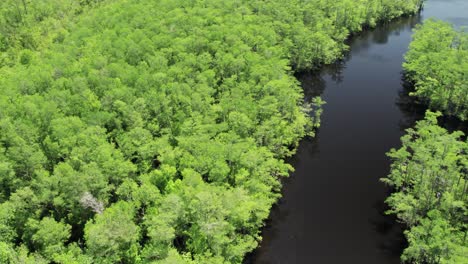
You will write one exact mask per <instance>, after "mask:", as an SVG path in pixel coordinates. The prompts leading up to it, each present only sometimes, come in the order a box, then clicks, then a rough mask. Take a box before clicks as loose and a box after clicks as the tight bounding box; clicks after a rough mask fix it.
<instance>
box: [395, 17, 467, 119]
mask: <svg viewBox="0 0 468 264" xmlns="http://www.w3.org/2000/svg"><path fill="white" fill-rule="evenodd" d="M405 59H406V62H405V63H404V64H403V67H404V69H405V70H406V75H407V77H408V79H409V80H411V81H412V82H414V83H415V91H414V92H413V93H412V95H414V96H416V97H417V98H419V99H420V100H421V101H422V102H424V103H426V104H428V105H429V106H430V107H431V108H432V109H435V110H439V111H442V112H443V113H444V114H446V115H453V116H457V117H458V118H460V119H461V120H468V75H467V74H466V73H467V72H468V32H466V31H465V30H463V29H458V30H457V29H455V28H454V26H453V25H451V24H449V23H447V22H443V21H437V20H428V21H426V22H425V23H424V24H422V25H418V27H417V28H416V31H415V33H414V35H413V41H412V42H411V45H410V48H409V51H408V53H407V54H406V56H405Z"/></svg>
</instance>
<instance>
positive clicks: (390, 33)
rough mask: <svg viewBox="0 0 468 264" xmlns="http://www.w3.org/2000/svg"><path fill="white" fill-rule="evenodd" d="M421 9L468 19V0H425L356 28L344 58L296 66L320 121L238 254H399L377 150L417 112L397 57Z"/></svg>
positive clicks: (336, 259)
mask: <svg viewBox="0 0 468 264" xmlns="http://www.w3.org/2000/svg"><path fill="white" fill-rule="evenodd" d="M429 17H436V18H439V19H443V20H445V21H449V22H452V23H454V24H455V25H456V26H458V27H459V26H464V25H466V26H468V0H429V1H427V2H426V4H425V7H424V9H423V10H422V12H421V14H419V15H415V16H412V17H407V18H402V19H399V20H395V21H393V22H391V23H388V24H384V25H380V26H378V27H377V28H376V29H373V30H368V31H365V32H363V33H361V34H359V35H356V36H354V37H353V38H352V40H351V41H350V43H349V44H350V51H349V53H348V54H347V56H346V58H345V60H344V61H343V62H340V63H336V64H334V65H330V66H327V67H324V68H323V70H322V71H320V72H319V73H305V74H301V75H299V76H298V78H299V80H300V81H301V83H302V86H303V88H304V92H305V95H306V98H310V97H312V96H315V95H321V96H322V98H323V99H324V100H325V101H326V102H327V104H326V105H325V106H324V111H323V115H322V125H321V127H320V129H319V130H318V132H317V135H316V137H315V138H314V139H304V140H303V141H302V142H301V144H300V146H299V148H298V151H297V154H296V155H295V156H294V157H293V158H292V159H291V161H290V162H291V164H292V165H293V166H294V168H295V172H294V173H292V175H291V176H290V177H289V178H288V179H286V180H285V181H284V185H283V191H282V192H283V198H282V199H281V200H280V201H279V202H278V204H277V205H275V207H274V208H273V210H272V212H271V215H270V219H269V220H268V222H267V224H266V227H265V228H264V230H263V233H262V236H263V241H262V243H261V245H260V247H259V248H258V249H257V250H256V251H255V252H254V253H253V254H252V255H251V256H249V257H248V258H247V261H246V263H255V264H267V263H269V264H270V263H271V264H280V263H281V264H283V263H284V264H292V263H319V264H328V263H333V264H335V263H336V264H338V263H339V264H345V263H356V264H386V263H395V264H396V263H400V261H399V255H400V254H401V252H402V249H403V248H404V246H405V239H404V237H403V234H402V228H401V227H400V226H399V225H398V224H397V223H396V221H395V219H394V218H393V217H391V216H386V215H385V214H384V211H385V210H386V208H385V204H384V200H385V198H386V197H387V196H388V194H389V190H388V189H387V188H386V187H385V186H384V185H383V184H382V183H381V182H379V178H382V177H385V176H386V175H387V174H388V172H389V165H390V161H389V159H388V158H387V157H386V155H385V153H386V152H387V151H389V150H390V149H391V148H395V147H399V146H400V137H401V136H402V135H403V133H404V129H405V128H408V127H410V126H412V125H414V122H415V121H416V120H419V119H421V118H422V113H423V112H424V111H423V109H421V107H418V106H415V105H413V104H412V103H411V100H408V97H407V96H406V94H405V92H404V89H403V82H402V73H401V72H402V66H401V65H402V63H403V55H404V54H405V53H406V51H407V49H408V45H409V43H410V42H411V35H412V29H413V28H414V26H415V25H416V24H418V23H420V22H421V21H423V20H425V19H428V18H429Z"/></svg>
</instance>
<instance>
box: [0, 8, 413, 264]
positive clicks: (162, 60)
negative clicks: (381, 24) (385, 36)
mask: <svg viewBox="0 0 468 264" xmlns="http://www.w3.org/2000/svg"><path fill="white" fill-rule="evenodd" d="M420 3H421V1H419V0H411V1H407V0H405V1H403V0H401V1H395V0H359V1H354V0H340V1H336V0H333V1H332V0H311V1H300V0H293V1H281V0H272V1H260V0H259V1H221V0H206V1H187V0H170V1H169V0H161V1H150V0H126V1H123V0H120V1H119V0H115V1H112V0H108V1H97V0H96V1H92V0H88V1H86V0H81V1H71V0H44V1H27V0H25V1H17V0H6V1H2V3H1V4H0V8H1V9H0V12H1V14H2V15H1V18H0V19H1V20H0V32H1V33H2V34H1V39H0V65H1V66H2V67H1V68H0V87H1V88H0V105H1V108H0V188H1V192H0V262H1V263H240V262H242V259H243V257H244V255H245V254H246V253H247V252H250V251H252V250H253V249H254V248H255V247H256V246H257V244H258V241H259V240H260V239H261V237H260V235H259V229H260V227H261V226H262V225H263V222H264V220H265V219H266V218H267V217H268V214H269V210H270V208H271V206H272V204H273V203H274V202H275V201H276V200H277V198H278V197H279V193H278V191H279V189H280V181H279V178H280V177H283V176H287V175H288V173H289V172H290V171H291V170H292V168H291V166H290V165H288V164H286V163H285V162H284V158H285V157H287V156H289V155H291V154H292V153H294V150H295V147H296V146H297V143H298V141H299V139H300V138H302V137H304V136H305V135H306V134H312V133H313V131H312V130H313V127H315V126H318V123H319V120H318V116H317V112H316V113H314V118H310V117H309V114H310V113H309V109H311V107H310V106H309V105H308V104H307V103H305V102H303V100H302V96H303V95H302V91H301V89H300V87H299V86H298V82H297V81H296V80H295V79H294V77H293V76H292V71H293V70H304V69H309V68H312V67H317V66H319V65H321V64H324V63H330V62H332V61H334V60H336V59H338V58H340V56H341V54H342V52H343V51H344V50H345V49H346V46H345V45H344V44H343V43H344V40H345V38H346V37H347V36H348V35H349V34H350V33H351V32H355V31H359V30H360V29H361V27H362V26H364V25H369V26H375V25H376V23H377V22H378V21H380V20H390V19H392V18H395V17H397V16H400V15H403V14H406V13H412V12H416V11H417V10H418V8H419V6H420ZM312 104H315V105H316V107H314V108H315V109H317V106H320V105H321V104H323V102H322V101H321V100H320V99H318V98H317V99H315V100H313V101H312ZM318 111H320V110H318Z"/></svg>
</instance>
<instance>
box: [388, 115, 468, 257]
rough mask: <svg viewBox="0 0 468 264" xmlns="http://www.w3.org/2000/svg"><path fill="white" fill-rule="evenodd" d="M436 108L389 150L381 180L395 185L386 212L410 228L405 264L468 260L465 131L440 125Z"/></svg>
mask: <svg viewBox="0 0 468 264" xmlns="http://www.w3.org/2000/svg"><path fill="white" fill-rule="evenodd" d="M440 115H441V113H440V112H438V113H433V112H430V111H428V112H427V113H426V118H425V119H424V120H422V121H419V122H418V123H417V124H416V127H415V128H414V129H408V130H407V133H406V135H404V136H403V137H402V138H401V141H402V144H403V146H402V147H401V148H400V149H398V150H395V149H392V150H391V151H390V152H389V153H388V156H389V157H390V158H391V159H392V161H393V163H392V165H391V172H390V175H389V176H388V177H387V178H385V179H382V180H383V181H384V182H386V183H388V184H389V185H390V186H392V187H393V188H394V189H395V192H394V193H393V194H392V195H390V197H389V198H388V199H387V203H388V205H389V206H390V208H391V209H390V211H389V213H393V214H396V215H397V216H398V218H399V219H400V220H401V221H402V222H403V223H405V224H406V225H407V226H408V230H407V231H405V235H406V238H407V240H408V244H409V245H408V247H407V248H406V249H405V250H404V252H403V255H402V260H403V261H405V262H409V263H430V264H432V263H434V264H435V263H464V262H466V257H467V255H466V253H467V252H468V246H467V242H468V241H467V232H468V225H467V222H466V215H467V214H468V211H467V207H466V205H467V203H468V196H467V193H468V190H467V188H468V184H467V181H468V178H467V177H468V174H467V172H468V141H466V138H465V139H463V136H464V135H463V133H462V132H460V131H456V132H453V133H449V132H448V131H447V130H446V129H444V128H442V127H440V126H438V124H437V117H439V116H440Z"/></svg>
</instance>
